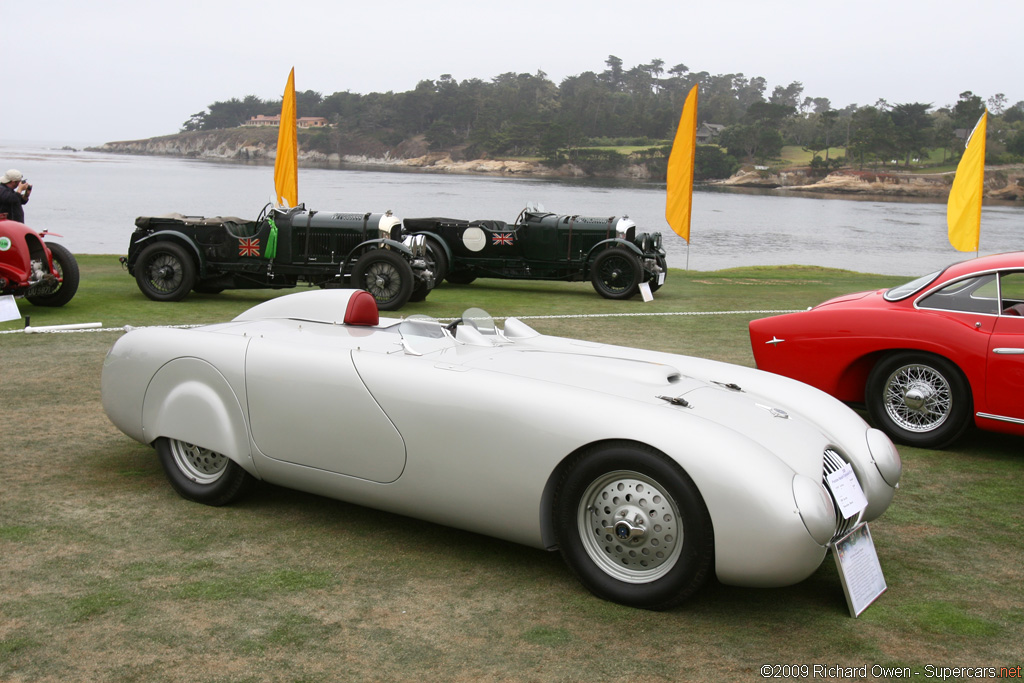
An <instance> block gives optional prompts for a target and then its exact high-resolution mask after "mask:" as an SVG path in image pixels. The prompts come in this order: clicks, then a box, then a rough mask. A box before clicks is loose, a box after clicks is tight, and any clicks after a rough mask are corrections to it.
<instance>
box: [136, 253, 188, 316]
mask: <svg viewBox="0 0 1024 683" xmlns="http://www.w3.org/2000/svg"><path fill="white" fill-rule="evenodd" d="M135 281H136V282H138V284H139V289H141V290H142V293H143V294H145V295H146V296H147V297H149V298H150V299H152V300H153V301H181V300H182V299H184V298H185V296H186V295H187V294H188V293H189V292H191V291H192V287H193V286H195V282H196V264H195V261H193V260H192V257H191V256H190V255H189V254H188V253H187V252H186V251H185V248H184V247H182V246H181V245H179V244H176V243H175V242H167V241H159V242H155V243H154V244H150V245H149V246H148V247H145V248H144V249H143V250H142V251H141V252H140V253H139V258H138V259H136V261H135Z"/></svg>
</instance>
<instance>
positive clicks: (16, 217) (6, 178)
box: [0, 168, 32, 223]
mask: <svg viewBox="0 0 1024 683" xmlns="http://www.w3.org/2000/svg"><path fill="white" fill-rule="evenodd" d="M30 194H32V186H31V185H29V184H28V183H27V182H26V181H25V176H23V175H22V174H21V171H18V170H16V169H13V168H12V169H11V170H9V171H7V173H4V174H3V176H2V177H0V214H3V213H5V214H7V218H9V219H10V220H12V221H17V222H19V223H24V222H25V210H24V209H23V208H21V207H22V206H24V205H25V204H28V197H29V195H30Z"/></svg>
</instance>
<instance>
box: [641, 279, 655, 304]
mask: <svg viewBox="0 0 1024 683" xmlns="http://www.w3.org/2000/svg"><path fill="white" fill-rule="evenodd" d="M640 296H642V297H643V298H644V301H654V292H652V291H651V283H650V282H641V283H640Z"/></svg>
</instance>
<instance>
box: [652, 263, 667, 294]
mask: <svg viewBox="0 0 1024 683" xmlns="http://www.w3.org/2000/svg"><path fill="white" fill-rule="evenodd" d="M655 262H656V263H657V264H658V267H659V268H661V270H662V272H663V273H665V278H666V280H665V281H666V282H668V263H666V262H665V259H664V258H662V257H661V256H659V257H658V258H657V259H656V261H655ZM659 289H661V285H659V284H658V278H654V279H653V280H651V294H653V293H654V292H657V291H658V290H659Z"/></svg>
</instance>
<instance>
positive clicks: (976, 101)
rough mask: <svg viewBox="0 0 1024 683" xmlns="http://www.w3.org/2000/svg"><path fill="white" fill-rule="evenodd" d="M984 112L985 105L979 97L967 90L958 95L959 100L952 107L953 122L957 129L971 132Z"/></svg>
mask: <svg viewBox="0 0 1024 683" xmlns="http://www.w3.org/2000/svg"><path fill="white" fill-rule="evenodd" d="M984 111H985V104H984V103H983V102H982V100H981V96H980V95H975V94H974V93H972V92H971V91H970V90H967V91H965V92H962V93H960V99H959V100H958V101H957V103H956V104H955V105H953V122H954V123H955V124H956V127H957V128H966V129H967V130H973V129H974V126H975V124H977V123H978V119H980V118H981V114H982V112H984Z"/></svg>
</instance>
